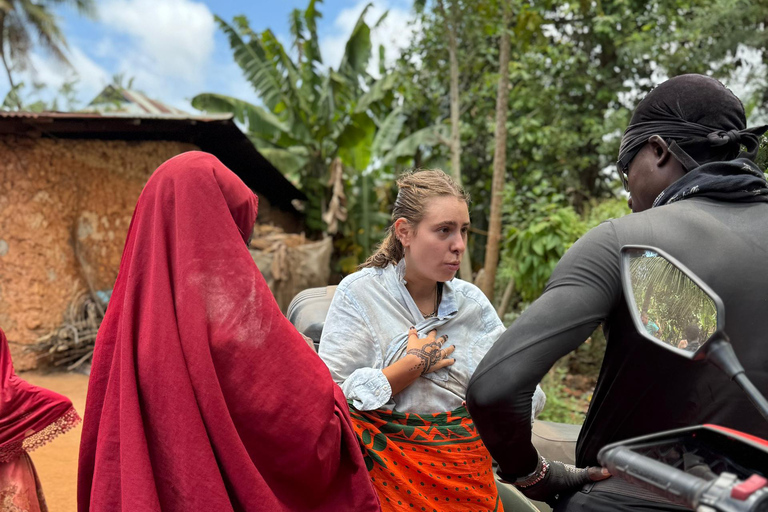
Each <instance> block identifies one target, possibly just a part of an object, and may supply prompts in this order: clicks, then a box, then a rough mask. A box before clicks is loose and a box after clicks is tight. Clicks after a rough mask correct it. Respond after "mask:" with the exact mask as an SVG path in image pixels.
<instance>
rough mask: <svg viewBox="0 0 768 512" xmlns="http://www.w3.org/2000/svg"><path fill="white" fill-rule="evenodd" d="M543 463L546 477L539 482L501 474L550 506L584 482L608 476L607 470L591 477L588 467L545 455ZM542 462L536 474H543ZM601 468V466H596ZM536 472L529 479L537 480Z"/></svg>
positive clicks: (523, 491)
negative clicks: (566, 462) (564, 462)
mask: <svg viewBox="0 0 768 512" xmlns="http://www.w3.org/2000/svg"><path fill="white" fill-rule="evenodd" d="M541 461H542V463H543V464H546V465H548V467H547V469H546V473H545V474H544V477H543V478H541V480H539V481H538V482H536V483H534V484H532V485H526V481H525V480H523V481H521V479H517V480H514V479H512V480H509V479H506V478H504V476H503V475H501V474H500V475H499V476H501V477H502V479H503V480H505V481H507V482H510V483H513V484H515V487H517V488H518V490H519V491H520V492H521V493H523V494H524V495H525V496H526V497H527V498H529V499H532V500H536V501H544V502H546V503H547V504H548V505H550V506H554V504H555V503H556V502H557V499H558V498H559V496H560V495H563V494H570V493H573V492H575V491H578V490H579V489H581V487H582V486H583V485H584V484H587V483H589V482H592V481H595V480H602V479H604V478H608V476H609V475H608V474H607V472H606V471H605V470H603V472H602V473H598V475H599V476H596V477H593V478H591V477H590V470H589V469H588V468H584V469H582V468H577V467H576V466H574V465H573V464H563V463H562V462H560V461H556V460H555V461H547V460H545V459H544V458H543V457H542V458H541ZM542 463H540V464H539V467H537V471H536V474H539V475H540V474H541V471H542V470H543V464H542ZM595 470H599V468H595ZM536 474H534V475H531V477H529V478H528V479H526V480H527V481H531V480H535V479H536Z"/></svg>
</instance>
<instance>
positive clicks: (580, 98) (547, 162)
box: [401, 0, 768, 261]
mask: <svg viewBox="0 0 768 512" xmlns="http://www.w3.org/2000/svg"><path fill="white" fill-rule="evenodd" d="M452 3H453V2H452ZM455 4H456V5H457V8H458V10H459V12H460V16H459V27H458V29H459V30H458V31H459V33H460V37H461V41H460V52H459V67H460V73H461V83H460V89H461V102H462V105H463V112H462V117H461V134H462V162H461V163H462V174H463V176H464V179H465V186H466V187H467V188H468V189H469V191H470V193H471V194H472V196H473V198H474V205H473V208H472V210H471V212H470V213H471V216H472V223H473V226H475V227H476V228H479V229H485V227H486V226H487V220H486V216H487V215H488V205H489V203H490V190H491V186H490V180H491V175H492V155H493V145H494V140H493V128H494V123H495V94H496V86H497V83H498V80H497V75H496V74H497V72H498V69H497V66H498V40H499V34H500V32H501V30H509V31H510V32H511V33H512V53H511V62H510V66H509V74H510V90H509V112H508V119H509V120H508V125H507V128H508V133H509V135H508V140H507V160H508V164H507V178H508V181H510V182H523V181H525V179H526V176H529V175H531V174H532V173H540V175H541V176H542V177H546V178H547V179H548V180H549V182H550V185H551V187H553V188H554V189H556V190H557V191H558V192H560V193H561V194H563V195H565V196H566V198H567V201H566V204H567V205H570V206H572V207H573V208H574V209H575V211H576V212H578V213H579V214H581V213H583V211H584V210H585V209H586V208H588V207H589V204H590V201H591V200H593V199H594V200H601V199H606V198H611V197H615V195H616V193H617V191H618V190H619V184H618V180H617V176H616V174H615V173H614V172H612V166H613V163H614V162H615V158H616V154H617V152H618V145H619V140H620V136H621V133H622V131H623V130H624V128H625V126H626V124H627V122H628V121H629V116H630V110H631V108H633V106H634V105H635V103H636V102H637V101H638V100H639V99H640V98H641V97H642V96H643V95H644V94H645V93H647V92H648V91H649V90H650V88H651V87H652V86H653V85H655V83H654V82H656V81H658V80H660V79H663V77H664V76H665V75H667V76H673V75H676V74H680V73H690V72H699V73H706V74H711V75H713V76H715V77H718V78H721V79H723V80H725V82H726V84H727V85H729V86H731V87H733V86H737V85H749V88H748V90H749V91H750V94H751V96H750V97H744V98H742V99H743V100H744V102H745V104H746V105H748V107H750V111H752V110H754V111H755V112H760V111H761V109H762V110H764V106H765V104H766V101H767V100H768V93H766V91H767V90H768V82H766V81H765V80H764V79H763V77H762V76H759V75H756V74H755V73H757V72H759V71H760V68H759V66H758V67H753V66H752V64H751V63H750V62H749V61H748V60H747V59H744V58H743V57H741V54H737V50H739V48H740V45H741V46H743V47H746V48H754V49H757V50H758V52H757V53H756V54H757V55H758V59H762V60H763V61H764V62H765V61H766V59H768V52H765V47H766V37H768V32H766V27H765V25H764V23H763V21H764V19H765V13H766V12H767V11H768V3H766V1H765V0H739V1H738V2H736V4H734V2H732V1H731V0H716V1H714V2H713V1H709V0H707V1H705V0H685V1H682V0H602V1H599V2H584V1H582V0H567V1H563V2H552V1H544V2H535V3H532V2H521V1H513V2H511V8H512V11H513V13H514V18H513V20H512V23H511V24H510V26H509V27H501V26H500V23H499V18H500V16H499V15H498V13H499V11H498V4H497V2H494V1H490V0H481V1H474V2H467V1H461V0H458V1H456V2H455ZM419 21H420V23H421V28H420V32H419V37H418V39H417V40H416V41H415V42H414V43H413V44H412V46H411V47H410V48H409V49H408V51H407V52H406V54H405V56H404V59H403V60H404V61H405V62H403V63H402V64H401V69H403V70H404V71H403V72H405V73H408V74H409V75H410V76H413V77H414V78H413V82H414V83H415V84H417V85H418V88H417V89H415V90H416V91H417V93H415V94H413V95H412V96H406V100H407V104H408V105H409V107H410V108H412V109H413V110H414V111H419V112H422V113H423V116H424V117H427V118H429V119H446V118H447V117H448V108H449V104H448V80H447V78H446V77H447V76H448V63H447V59H446V55H447V49H446V47H445V45H446V42H445V37H444V34H445V31H446V27H445V23H446V20H444V19H443V18H442V17H441V14H440V12H439V10H438V9H436V8H433V7H432V6H427V8H426V9H425V10H424V12H423V14H422V16H421V17H420V20H419ZM750 69H751V70H752V71H750V72H749V73H745V72H746V71H749V70H750ZM737 71H738V73H736V72H737ZM651 77H653V78H651ZM742 88H743V87H742ZM421 122H429V121H421ZM432 124H434V123H432ZM439 150H440V151H442V149H439ZM482 246H484V244H472V242H470V249H480V248H481V247H482ZM482 256H483V255H482V250H475V251H474V252H473V253H472V259H473V261H478V260H480V259H481V258H482Z"/></svg>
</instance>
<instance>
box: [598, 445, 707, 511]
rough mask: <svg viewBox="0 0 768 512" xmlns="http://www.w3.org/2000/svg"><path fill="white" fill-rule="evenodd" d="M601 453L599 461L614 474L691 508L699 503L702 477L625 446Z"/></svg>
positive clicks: (702, 487)
mask: <svg viewBox="0 0 768 512" xmlns="http://www.w3.org/2000/svg"><path fill="white" fill-rule="evenodd" d="M600 455H601V456H600V457H599V459H600V463H601V464H602V465H603V466H604V467H606V468H607V469H608V471H610V472H611V475H614V477H619V478H621V479H622V480H626V481H628V482H630V483H633V484H636V485H638V486H640V487H642V488H644V489H647V490H649V491H651V492H653V493H656V494H658V495H660V496H663V497H665V498H667V499H668V500H670V501H673V502H675V503H679V504H681V505H684V506H687V507H690V508H694V507H695V506H696V505H697V504H698V501H699V498H700V496H701V494H702V493H703V492H704V491H705V490H706V488H707V487H708V485H709V482H707V481H706V480H704V479H702V478H699V477H696V476H693V475H690V474H688V473H685V472H684V471H680V470H679V469H676V468H673V467H671V466H667V465H666V464H664V463H662V462H659V461H656V460H653V459H651V458H649V457H646V456H644V455H640V454H639V453H635V452H633V451H632V450H630V449H629V448H627V447H625V446H618V447H615V448H611V449H610V450H608V451H607V452H605V453H602V454H600Z"/></svg>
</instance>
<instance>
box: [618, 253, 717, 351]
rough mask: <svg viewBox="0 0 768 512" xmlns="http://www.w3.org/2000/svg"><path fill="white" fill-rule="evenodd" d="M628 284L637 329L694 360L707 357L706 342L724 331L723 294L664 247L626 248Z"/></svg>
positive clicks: (623, 261) (626, 292)
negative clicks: (710, 286) (665, 250)
mask: <svg viewBox="0 0 768 512" xmlns="http://www.w3.org/2000/svg"><path fill="white" fill-rule="evenodd" d="M621 264H622V284H623V286H624V295H625V296H626V298H627V304H628V305H629V310H630V313H631V315H632V318H633V320H634V323H635V327H636V328H637V331H638V332H639V333H641V334H642V335H643V336H645V337H646V338H648V339H650V340H652V341H653V342H654V343H656V344H657V345H660V346H662V347H664V348H665V349H668V350H671V351H673V352H675V353H677V354H678V355H680V356H683V357H686V358H688V359H703V358H704V357H705V355H706V352H705V350H704V346H705V345H706V344H707V343H708V342H709V341H710V340H712V339H713V336H714V335H715V333H720V332H722V331H723V328H724V322H725V315H724V308H723V303H722V301H721V300H720V298H719V297H718V296H717V295H716V294H715V293H714V292H713V291H712V290H711V289H710V288H709V287H708V286H707V285H706V284H704V283H703V282H701V280H699V278H698V277H696V276H695V274H693V273H692V272H690V271H689V270H688V269H687V268H686V267H685V266H684V265H683V264H681V263H680V262H678V261H676V260H675V259H674V258H672V257H671V256H669V255H667V254H664V253H663V252H662V251H660V250H658V249H655V248H649V247H640V246H624V247H622V249H621Z"/></svg>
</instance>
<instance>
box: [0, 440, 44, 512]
mask: <svg viewBox="0 0 768 512" xmlns="http://www.w3.org/2000/svg"><path fill="white" fill-rule="evenodd" d="M0 510H2V511H3V512H48V506H47V505H46V503H45V497H44V496H43V488H42V487H41V486H40V479H39V478H37V471H35V466H34V465H33V464H32V459H30V458H29V455H27V453H26V452H21V455H19V456H18V457H17V458H16V459H14V460H12V461H8V462H3V463H0Z"/></svg>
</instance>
